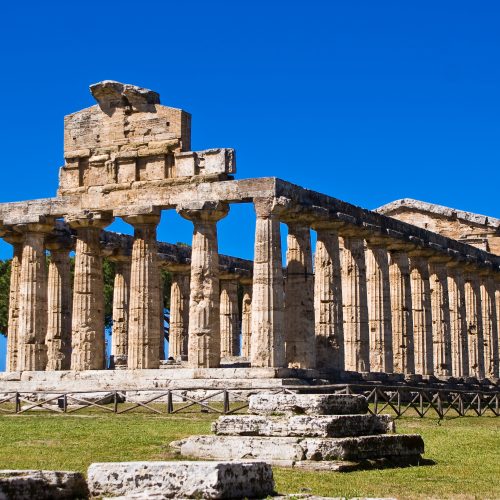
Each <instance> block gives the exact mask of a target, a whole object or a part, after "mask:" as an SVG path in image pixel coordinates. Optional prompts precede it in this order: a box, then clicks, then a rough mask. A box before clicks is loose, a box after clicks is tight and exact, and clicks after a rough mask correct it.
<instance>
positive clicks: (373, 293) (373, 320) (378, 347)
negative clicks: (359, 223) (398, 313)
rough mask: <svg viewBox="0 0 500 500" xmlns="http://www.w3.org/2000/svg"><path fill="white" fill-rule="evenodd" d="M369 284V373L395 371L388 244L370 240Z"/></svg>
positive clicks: (367, 263) (367, 275) (367, 260)
mask: <svg viewBox="0 0 500 500" xmlns="http://www.w3.org/2000/svg"><path fill="white" fill-rule="evenodd" d="M365 257H366V284H367V294H368V321H369V327H370V371H372V372H386V373H391V372H392V371H393V358H392V352H393V347H392V327H391V325H392V318H391V294H390V286H389V260H388V252H387V242H385V243H383V242H376V241H375V242H374V241H372V240H371V239H370V240H369V241H367V248H366V255H365Z"/></svg>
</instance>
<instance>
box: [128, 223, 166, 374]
mask: <svg viewBox="0 0 500 500" xmlns="http://www.w3.org/2000/svg"><path fill="white" fill-rule="evenodd" d="M124 219H125V221H126V222H128V223H129V224H132V225H133V226H134V245H133V247H132V262H131V270H130V299H129V304H130V305H129V318H128V321H129V329H128V359H127V366H128V368H129V369H138V368H139V369H148V368H158V366H159V364H160V354H159V353H160V312H159V310H160V303H159V302H160V301H159V298H160V293H159V279H158V255H157V254H158V251H157V245H156V226H157V225H158V222H159V221H160V216H159V215H157V214H145V215H134V216H127V217H124Z"/></svg>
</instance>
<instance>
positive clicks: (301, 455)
mask: <svg viewBox="0 0 500 500" xmlns="http://www.w3.org/2000/svg"><path fill="white" fill-rule="evenodd" d="M180 452H181V454H182V455H183V456H189V457H194V458H205V459H213V460H218V459H219V460H220V459H222V458H225V459H226V460H227V459H230V460H242V459H255V460H265V461H271V462H273V461H284V460H287V461H297V460H315V461H321V460H365V459H375V458H385V457H387V458H389V457H399V458H403V457H418V456H420V455H421V454H422V453H423V452H424V442H423V440H422V438H421V437H420V436H419V435H415V434H378V435H374V436H358V437H344V438H301V437H257V436H191V437H189V438H187V439H185V440H183V441H182V442H181V445H180Z"/></svg>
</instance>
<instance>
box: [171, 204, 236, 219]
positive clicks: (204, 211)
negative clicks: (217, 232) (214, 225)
mask: <svg viewBox="0 0 500 500" xmlns="http://www.w3.org/2000/svg"><path fill="white" fill-rule="evenodd" d="M176 210H177V213H178V214H179V215H180V216H181V217H183V218H184V219H187V220H190V221H192V222H195V223H207V222H217V221H219V220H220V219H223V218H224V217H225V216H226V215H227V214H228V213H229V205H228V204H227V203H223V202H220V201H200V202H198V201H193V202H188V203H181V204H180V205H178V206H177V208H176Z"/></svg>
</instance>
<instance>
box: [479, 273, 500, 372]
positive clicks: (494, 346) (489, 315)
mask: <svg viewBox="0 0 500 500" xmlns="http://www.w3.org/2000/svg"><path fill="white" fill-rule="evenodd" d="M479 274H480V283H481V317H482V322H483V341H484V375H485V377H487V378H497V377H498V331H497V328H498V322H497V314H496V307H495V282H494V280H493V274H492V271H491V270H489V269H483V270H481V272H480V273H479Z"/></svg>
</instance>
